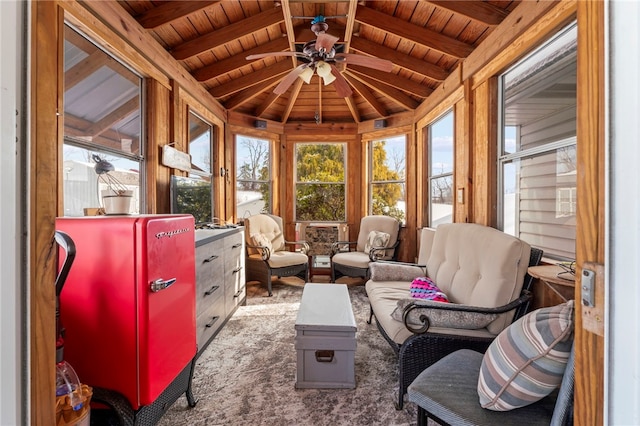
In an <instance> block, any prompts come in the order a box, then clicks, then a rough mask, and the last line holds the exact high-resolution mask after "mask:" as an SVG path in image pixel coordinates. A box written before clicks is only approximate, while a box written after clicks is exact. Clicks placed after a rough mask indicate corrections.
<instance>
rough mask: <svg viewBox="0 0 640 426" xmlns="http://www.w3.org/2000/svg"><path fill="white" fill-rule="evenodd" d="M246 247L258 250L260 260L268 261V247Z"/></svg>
mask: <svg viewBox="0 0 640 426" xmlns="http://www.w3.org/2000/svg"><path fill="white" fill-rule="evenodd" d="M246 247H247V248H252V249H256V250H258V251H259V252H260V256H262V260H269V258H270V257H271V250H270V249H269V247H265V246H252V245H251V244H247V245H246Z"/></svg>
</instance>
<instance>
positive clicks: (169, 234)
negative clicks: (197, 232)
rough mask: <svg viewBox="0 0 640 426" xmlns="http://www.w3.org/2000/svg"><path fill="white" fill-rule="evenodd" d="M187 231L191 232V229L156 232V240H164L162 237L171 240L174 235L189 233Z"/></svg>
mask: <svg viewBox="0 0 640 426" xmlns="http://www.w3.org/2000/svg"><path fill="white" fill-rule="evenodd" d="M189 231H191V228H182V229H174V230H171V231H163V232H158V233H157V234H156V238H157V239H160V238H164V237H167V238H171V237H173V236H174V235H178V234H184V233H185V232H189Z"/></svg>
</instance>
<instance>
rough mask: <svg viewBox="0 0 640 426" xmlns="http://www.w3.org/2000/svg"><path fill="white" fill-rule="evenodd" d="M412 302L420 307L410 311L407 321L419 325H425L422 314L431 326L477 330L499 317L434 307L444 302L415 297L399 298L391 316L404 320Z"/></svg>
mask: <svg viewBox="0 0 640 426" xmlns="http://www.w3.org/2000/svg"><path fill="white" fill-rule="evenodd" d="M411 304H412V305H419V307H418V308H416V309H413V310H412V311H411V312H409V314H408V315H407V322H408V323H409V324H411V325H415V326H418V327H419V326H422V325H424V324H423V323H422V321H420V316H421V315H426V316H427V318H429V324H430V326H431V327H446V328H459V329H465V330H477V329H479V328H484V327H486V326H487V325H488V324H490V323H491V321H493V320H495V319H496V318H497V317H498V314H486V313H480V312H467V311H459V310H453V309H452V310H449V309H446V310H445V309H437V308H434V306H438V305H440V306H441V305H442V304H443V302H435V301H432V300H419V299H414V298H411V299H401V300H398V302H397V306H396V308H395V309H394V310H393V312H391V317H392V318H393V319H394V320H396V321H400V322H404V319H403V315H404V311H405V309H406V308H407V306H409V305H411ZM447 305H448V306H450V307H452V308H454V307H460V306H465V305H454V304H447Z"/></svg>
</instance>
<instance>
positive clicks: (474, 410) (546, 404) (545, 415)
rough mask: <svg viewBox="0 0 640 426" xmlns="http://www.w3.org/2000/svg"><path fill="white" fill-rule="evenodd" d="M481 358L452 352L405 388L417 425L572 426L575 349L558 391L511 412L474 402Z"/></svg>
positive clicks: (463, 351) (476, 398)
mask: <svg viewBox="0 0 640 426" xmlns="http://www.w3.org/2000/svg"><path fill="white" fill-rule="evenodd" d="M482 358H483V355H482V354H481V353H478V352H475V351H471V350H460V351H456V352H454V353H452V354H450V355H447V356H446V357H445V358H443V359H441V360H440V361H438V362H437V363H436V364H434V365H433V366H431V367H429V368H427V369H426V370H425V371H423V372H422V373H421V374H420V376H418V378H417V379H416V381H415V382H414V383H412V384H411V386H409V401H411V402H414V403H416V404H417V405H418V422H417V424H418V426H427V425H428V424H431V422H429V419H433V420H435V421H436V422H437V423H438V424H439V425H456V426H457V425H464V426H482V425H500V426H520V425H525V424H526V425H540V426H543V425H544V426H547V425H554V426H569V425H573V393H574V379H575V347H572V350H571V354H570V356H569V361H568V362H567V366H566V368H565V371H564V375H563V376H562V382H561V384H560V388H559V390H558V391H554V392H553V393H552V394H551V395H548V396H546V397H545V398H543V399H542V400H540V401H537V402H535V403H533V404H530V405H527V406H524V407H520V408H517V409H515V410H511V411H491V410H487V409H484V408H482V407H481V406H480V404H479V403H478V374H479V372H480V367H481V365H482Z"/></svg>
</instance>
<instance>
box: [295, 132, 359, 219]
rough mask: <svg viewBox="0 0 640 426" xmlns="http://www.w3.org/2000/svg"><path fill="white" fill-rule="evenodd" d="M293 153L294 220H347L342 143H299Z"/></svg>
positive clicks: (344, 152)
mask: <svg viewBox="0 0 640 426" xmlns="http://www.w3.org/2000/svg"><path fill="white" fill-rule="evenodd" d="M295 154H296V155H295V161H296V163H295V171H296V172H295V193H296V205H295V209H296V211H295V218H296V221H297V222H303V221H313V222H344V221H346V198H347V197H346V182H345V176H346V166H345V161H346V146H345V144H344V143H299V144H296V153H295Z"/></svg>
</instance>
